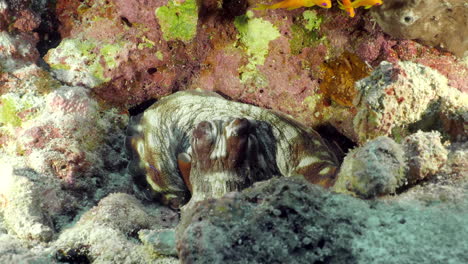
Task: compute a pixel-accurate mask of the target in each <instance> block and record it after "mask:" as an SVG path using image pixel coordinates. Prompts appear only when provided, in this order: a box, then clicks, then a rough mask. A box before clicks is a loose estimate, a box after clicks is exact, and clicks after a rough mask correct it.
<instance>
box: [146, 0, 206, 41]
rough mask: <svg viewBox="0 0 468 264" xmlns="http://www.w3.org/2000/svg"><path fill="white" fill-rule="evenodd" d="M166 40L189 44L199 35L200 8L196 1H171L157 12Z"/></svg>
mask: <svg viewBox="0 0 468 264" xmlns="http://www.w3.org/2000/svg"><path fill="white" fill-rule="evenodd" d="M155 15H156V18H157V19H158V21H159V24H160V25H161V30H162V32H163V37H164V39H165V40H167V41H168V40H182V41H184V42H188V41H190V40H192V39H193V37H195V35H196V33H197V21H198V7H197V3H196V1H195V0H186V1H185V2H183V3H180V2H179V1H174V0H170V1H169V3H168V4H167V5H165V6H161V7H159V8H157V9H156V11H155Z"/></svg>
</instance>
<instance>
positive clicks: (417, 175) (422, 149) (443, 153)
mask: <svg viewBox="0 0 468 264" xmlns="http://www.w3.org/2000/svg"><path fill="white" fill-rule="evenodd" d="M440 140H441V138H440V134H439V133H437V132H422V131H418V132H417V133H415V134H412V135H410V136H408V137H406V138H405V139H403V142H402V147H403V150H404V152H405V156H406V159H407V163H408V167H409V172H408V177H407V178H408V183H410V184H412V183H415V182H417V181H419V180H422V179H426V178H428V177H430V176H434V175H435V174H436V173H437V172H438V171H439V170H440V169H441V167H442V166H443V165H444V164H445V162H446V161H447V154H448V151H447V149H446V148H445V147H444V146H443V145H442V143H441V142H440Z"/></svg>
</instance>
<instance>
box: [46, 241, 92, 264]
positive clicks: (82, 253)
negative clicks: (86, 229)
mask: <svg viewBox="0 0 468 264" xmlns="http://www.w3.org/2000/svg"><path fill="white" fill-rule="evenodd" d="M88 254H89V246H85V245H82V246H79V247H77V248H72V249H70V250H67V251H65V250H58V251H57V252H56V254H55V258H56V259H57V260H58V261H59V262H64V263H75V264H88V263H91V260H90V259H89V257H88Z"/></svg>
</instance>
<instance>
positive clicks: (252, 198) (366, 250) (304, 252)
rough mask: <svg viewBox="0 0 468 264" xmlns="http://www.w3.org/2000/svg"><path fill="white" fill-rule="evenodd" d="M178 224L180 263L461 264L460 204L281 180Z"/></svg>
mask: <svg viewBox="0 0 468 264" xmlns="http://www.w3.org/2000/svg"><path fill="white" fill-rule="evenodd" d="M184 218H186V219H185V220H184V219H182V224H181V225H180V226H179V228H178V231H177V244H178V250H179V258H180V260H181V262H182V263H210V264H211V263H319V262H321V263H395V264H396V263H399V264H401V263H435V262H437V263H467V262H468V255H467V254H466V248H467V247H468V240H467V237H468V201H467V200H466V199H465V200H464V201H463V202H461V203H460V204H458V205H457V206H452V205H451V204H443V205H442V206H420V205H413V204H412V203H411V201H409V202H398V201H396V202H376V201H368V202H367V201H362V200H358V199H355V198H352V197H350V196H345V195H336V194H333V193H330V192H327V191H325V190H324V189H322V188H320V187H317V186H314V185H310V184H308V183H306V182H305V181H304V180H300V179H294V178H280V179H273V180H269V181H267V182H261V183H258V184H256V185H254V187H252V188H249V189H247V190H245V191H244V192H242V193H235V194H230V195H227V196H224V197H223V198H220V199H210V200H206V201H202V202H199V203H198V204H197V206H195V208H194V209H193V212H192V213H191V214H186V215H184ZM184 223H185V224H184ZM186 223H189V224H186Z"/></svg>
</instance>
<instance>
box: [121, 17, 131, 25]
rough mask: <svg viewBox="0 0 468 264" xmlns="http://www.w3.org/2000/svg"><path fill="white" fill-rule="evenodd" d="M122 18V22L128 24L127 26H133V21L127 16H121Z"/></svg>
mask: <svg viewBox="0 0 468 264" xmlns="http://www.w3.org/2000/svg"><path fill="white" fill-rule="evenodd" d="M120 19H121V20H122V22H123V23H124V24H125V25H127V27H132V26H133V25H132V23H130V21H128V19H127V18H126V17H120Z"/></svg>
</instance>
